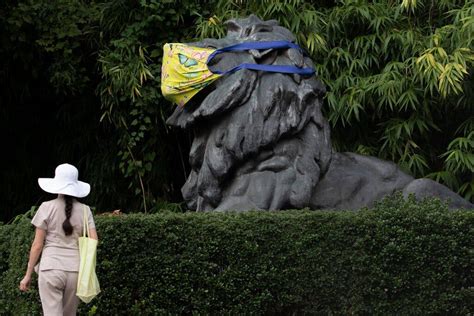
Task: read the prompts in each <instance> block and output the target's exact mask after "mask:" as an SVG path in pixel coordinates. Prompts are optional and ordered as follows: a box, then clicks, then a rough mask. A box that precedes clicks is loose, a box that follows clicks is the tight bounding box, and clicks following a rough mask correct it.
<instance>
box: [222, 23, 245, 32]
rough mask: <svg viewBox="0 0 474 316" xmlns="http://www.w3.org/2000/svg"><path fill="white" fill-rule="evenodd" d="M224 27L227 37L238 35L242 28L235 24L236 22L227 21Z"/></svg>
mask: <svg viewBox="0 0 474 316" xmlns="http://www.w3.org/2000/svg"><path fill="white" fill-rule="evenodd" d="M224 25H225V26H227V35H230V34H232V33H237V34H239V33H240V30H241V29H242V27H241V26H240V25H239V24H238V23H237V21H236V20H229V21H226V22H224Z"/></svg>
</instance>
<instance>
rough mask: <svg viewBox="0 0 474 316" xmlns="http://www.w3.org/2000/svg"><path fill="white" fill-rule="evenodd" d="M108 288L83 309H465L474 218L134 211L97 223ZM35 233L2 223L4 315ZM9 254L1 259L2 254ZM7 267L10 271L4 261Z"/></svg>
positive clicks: (410, 206)
mask: <svg viewBox="0 0 474 316" xmlns="http://www.w3.org/2000/svg"><path fill="white" fill-rule="evenodd" d="M96 223H97V227H98V232H99V236H100V246H99V252H98V276H99V279H100V282H101V287H102V293H101V294H100V296H99V297H98V299H97V300H95V301H93V302H92V303H91V304H90V305H82V306H81V311H82V312H81V314H85V313H86V312H88V313H89V314H95V315H134V314H140V315H158V314H173V315H175V314H199V315H203V314H206V315H207V314H245V315H249V314H252V315H253V314H259V315H260V314H272V315H274V314H285V315H294V314H312V315H314V314H318V315H329V314H330V315H347V314H355V315H433V314H436V315H439V314H450V315H467V314H470V313H472V312H473V311H474V305H473V302H474V300H473V296H474V292H473V289H472V286H473V284H474V279H473V275H474V274H473V266H472V263H473V252H472V227H473V224H474V213H473V212H472V210H471V211H467V210H462V211H461V210H460V211H450V210H448V209H447V208H446V206H445V205H444V204H442V203H441V202H439V201H430V200H427V201H424V202H421V203H418V202H415V201H414V200H403V199H401V197H400V196H396V197H392V198H388V199H386V200H385V201H384V202H382V203H379V204H378V205H376V206H375V207H374V208H373V209H370V210H361V211H358V212H353V211H348V212H345V211H343V212H331V211H308V210H302V211H282V212H248V213H184V214H176V213H170V212H161V213H160V214H153V215H144V214H133V215H125V216H118V217H115V216H112V217H101V216H98V217H97V218H96ZM32 234H33V230H32V228H31V225H30V224H29V223H28V221H26V220H25V221H20V222H18V223H16V224H15V225H6V226H0V239H2V241H6V242H2V245H3V244H8V246H6V247H3V248H0V251H2V253H1V254H2V256H1V258H5V256H4V254H5V251H7V252H8V253H9V255H8V256H7V257H8V259H7V260H6V261H0V263H1V262H5V263H6V264H7V266H6V267H7V268H2V270H3V273H2V279H1V281H0V282H1V286H0V289H1V292H0V302H1V303H2V304H0V313H1V314H7V313H10V314H15V315H18V314H22V311H26V310H28V311H29V312H30V313H37V312H38V310H39V308H40V307H39V302H38V296H37V292H36V286H33V290H32V292H31V293H28V294H19V292H18V289H17V283H18V282H19V280H20V278H21V275H22V273H23V272H24V271H23V270H24V267H26V261H27V254H28V251H27V250H28V249H27V247H28V243H29V242H30V240H31V236H32ZM0 260H1V259H0ZM5 263H1V265H0V266H1V267H5Z"/></svg>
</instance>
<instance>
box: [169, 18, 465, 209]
mask: <svg viewBox="0 0 474 316" xmlns="http://www.w3.org/2000/svg"><path fill="white" fill-rule="evenodd" d="M226 24H227V28H228V33H227V36H226V37H225V38H222V39H205V40H203V41H200V42H196V43H190V44H189V45H191V46H197V47H210V48H216V49H217V48H222V47H226V46H230V45H233V44H237V43H241V42H248V41H281V40H284V41H291V42H295V37H294V35H293V34H292V33H291V32H290V31H288V30H287V29H286V28H283V27H281V26H279V24H278V22H277V21H275V20H270V21H262V20H260V19H259V18H257V17H256V16H253V15H252V16H250V17H248V18H245V19H238V20H230V21H228V22H226ZM241 63H257V64H277V65H294V66H298V67H313V68H314V65H313V62H312V61H311V59H310V58H309V57H308V56H305V55H304V54H302V53H301V52H300V51H298V50H296V49H285V50H281V49H278V50H275V49H268V50H265V51H257V50H250V51H247V52H239V53H236V52H232V53H224V54H221V55H218V56H217V57H216V58H215V59H214V60H213V64H212V65H210V67H211V68H213V67H216V69H230V68H232V67H233V66H236V65H238V64H241ZM324 93H325V87H324V85H323V84H322V82H321V81H320V80H319V79H318V78H317V76H311V77H301V76H300V75H297V74H292V75H289V74H282V73H270V72H263V71H252V70H240V71H237V72H235V73H231V74H228V75H225V76H223V77H222V78H219V79H218V80H216V81H215V82H214V83H213V84H212V85H211V86H210V87H207V88H206V89H204V90H203V91H201V92H199V94H198V95H196V96H195V97H194V98H193V99H191V101H190V102H188V103H187V104H186V106H184V107H177V108H176V110H175V111H174V113H173V114H172V115H171V116H170V118H169V119H168V121H167V123H168V124H170V125H174V126H179V127H181V128H192V129H193V130H194V140H193V144H192V147H191V150H190V154H189V161H190V165H191V169H192V170H191V173H190V175H189V177H188V179H187V181H186V183H185V185H184V186H183V188H182V193H183V197H184V199H185V201H186V202H187V204H188V207H189V208H190V209H194V210H198V211H207V210H249V209H267V210H275V209H288V208H304V207H310V208H313V209H317V208H337V209H341V208H348V209H356V208H359V207H362V206H369V205H371V203H373V202H374V201H375V200H377V199H379V198H381V197H383V196H384V195H387V194H390V193H392V192H394V191H396V190H401V191H404V193H405V194H408V193H417V194H418V195H419V196H425V195H430V194H432V192H433V190H434V191H436V192H437V191H439V192H441V193H440V194H438V196H441V197H447V198H450V199H451V200H452V199H455V200H456V201H457V203H458V204H459V203H460V204H459V205H458V204H456V205H455V206H463V205H464V204H463V203H467V204H465V205H464V206H469V203H468V202H467V201H465V200H463V199H462V198H460V197H459V196H457V195H456V194H455V193H454V192H451V191H449V189H447V188H445V187H444V186H441V185H439V184H437V183H435V182H434V181H431V180H428V179H419V180H415V179H413V178H412V177H411V176H409V175H407V174H405V173H403V172H402V171H401V170H400V169H399V168H398V167H397V166H396V165H395V164H393V163H391V162H387V161H383V160H380V159H377V158H374V157H366V156H361V155H356V154H352V153H336V152H334V151H333V150H332V146H331V141H330V128H329V125H328V122H327V121H326V119H325V118H324V117H323V115H322V113H321V106H322V97H323V95H324ZM435 195H436V194H435Z"/></svg>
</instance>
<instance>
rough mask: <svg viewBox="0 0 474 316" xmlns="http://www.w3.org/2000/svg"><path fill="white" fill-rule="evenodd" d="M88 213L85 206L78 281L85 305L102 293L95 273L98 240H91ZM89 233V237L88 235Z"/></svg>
mask: <svg viewBox="0 0 474 316" xmlns="http://www.w3.org/2000/svg"><path fill="white" fill-rule="evenodd" d="M87 217H88V216H87V211H86V207H85V206H84V222H83V227H84V228H83V234H82V237H79V254H80V257H81V261H80V265H79V276H78V279H77V291H76V296H78V297H79V298H80V299H81V300H82V301H83V302H84V303H89V302H90V301H92V299H93V298H94V297H96V296H97V294H99V293H100V286H99V280H98V279H97V275H96V273H95V265H96V258H97V240H95V239H92V238H89V237H88V235H89V221H88V220H87ZM86 231H87V235H86Z"/></svg>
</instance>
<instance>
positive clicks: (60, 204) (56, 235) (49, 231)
mask: <svg viewBox="0 0 474 316" xmlns="http://www.w3.org/2000/svg"><path fill="white" fill-rule="evenodd" d="M84 207H85V208H86V212H87V216H88V222H89V228H95V224H94V219H93V217H92V212H91V210H90V208H89V206H87V205H85V204H82V203H80V202H78V201H76V200H75V199H74V200H73V206H72V211H71V217H70V219H69V221H70V222H71V225H72V227H73V232H72V234H71V235H69V236H66V234H65V233H64V230H63V222H64V220H65V219H66V212H65V211H64V209H65V201H64V198H63V197H58V198H56V199H54V200H51V201H47V202H43V203H42V204H41V205H40V207H39V208H38V211H36V214H35V216H34V217H33V219H32V220H31V223H32V224H33V225H34V226H36V227H38V228H41V229H44V230H46V238H45V242H44V246H43V252H42V255H41V261H40V264H39V270H40V271H45V270H63V271H79V245H78V238H79V237H80V236H82V233H83V231H82V227H83V224H82V223H83V214H84Z"/></svg>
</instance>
